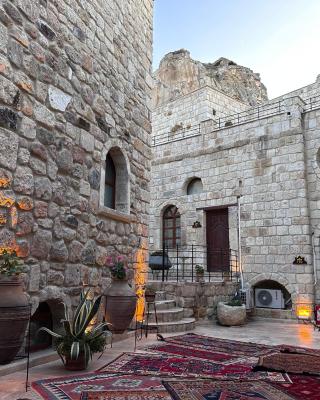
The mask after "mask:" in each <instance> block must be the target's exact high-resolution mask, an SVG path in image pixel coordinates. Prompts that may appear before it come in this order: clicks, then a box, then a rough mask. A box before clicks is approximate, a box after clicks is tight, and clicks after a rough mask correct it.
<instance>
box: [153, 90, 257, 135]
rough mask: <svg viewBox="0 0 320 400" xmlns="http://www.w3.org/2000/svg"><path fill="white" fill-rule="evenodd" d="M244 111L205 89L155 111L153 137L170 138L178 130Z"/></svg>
mask: <svg viewBox="0 0 320 400" xmlns="http://www.w3.org/2000/svg"><path fill="white" fill-rule="evenodd" d="M248 107H249V106H248V105H247V104H244V103H242V102H240V101H238V100H235V99H233V98H231V97H230V96H228V95H226V94H224V93H222V92H220V91H218V90H216V89H213V88H211V87H209V86H205V87H203V88H201V89H198V90H195V91H194V92H191V93H190V94H187V95H184V96H182V97H180V98H179V99H176V100H173V101H170V102H168V103H166V104H164V105H162V106H159V107H157V108H155V109H154V110H153V113H152V130H153V135H159V134H167V133H168V134H169V137H170V138H173V137H174V136H175V134H177V133H179V129H178V127H179V126H180V127H181V128H184V129H186V130H188V129H189V128H191V127H193V126H195V125H199V124H200V122H202V121H206V120H209V119H211V120H215V119H217V118H219V117H224V116H225V115H228V114H235V113H238V112H241V111H244V110H246V109H248Z"/></svg>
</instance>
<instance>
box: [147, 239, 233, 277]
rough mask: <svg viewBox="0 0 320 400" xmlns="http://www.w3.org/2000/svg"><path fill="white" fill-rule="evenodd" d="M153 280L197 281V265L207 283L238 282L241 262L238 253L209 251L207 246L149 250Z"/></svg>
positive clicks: (150, 270) (149, 275)
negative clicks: (200, 268)
mask: <svg viewBox="0 0 320 400" xmlns="http://www.w3.org/2000/svg"><path fill="white" fill-rule="evenodd" d="M148 264H149V271H148V278H149V279H150V280H160V281H176V282H179V281H189V282H194V281H196V280H197V279H198V275H197V265H200V266H202V267H203V268H204V274H203V277H202V278H201V279H202V280H204V281H205V282H214V281H215V282H217V281H218V282H219V281H220V282H221V281H225V280H231V281H236V282H239V279H240V274H239V260H238V252H237V251H236V250H232V249H229V250H224V249H217V250H209V249H207V247H206V246H199V245H189V246H175V247H174V248H168V247H166V246H164V247H163V248H162V249H159V250H150V254H149V262H148Z"/></svg>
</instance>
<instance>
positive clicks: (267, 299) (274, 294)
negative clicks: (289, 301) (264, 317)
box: [255, 289, 284, 308]
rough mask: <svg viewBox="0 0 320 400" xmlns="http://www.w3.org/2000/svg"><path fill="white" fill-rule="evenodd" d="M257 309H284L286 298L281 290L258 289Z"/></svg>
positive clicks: (256, 294) (256, 297) (256, 292)
mask: <svg viewBox="0 0 320 400" xmlns="http://www.w3.org/2000/svg"><path fill="white" fill-rule="evenodd" d="M255 305H256V307H264V308H284V298H283V294H282V291H281V290H279V289H256V290H255Z"/></svg>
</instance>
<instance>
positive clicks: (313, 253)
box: [311, 232, 318, 286]
mask: <svg viewBox="0 0 320 400" xmlns="http://www.w3.org/2000/svg"><path fill="white" fill-rule="evenodd" d="M314 241H315V235H314V232H312V235H311V243H312V255H313V277H314V286H316V285H317V283H318V279H317V257H316V248H315V247H316V246H315V242H314Z"/></svg>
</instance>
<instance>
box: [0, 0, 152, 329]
mask: <svg viewBox="0 0 320 400" xmlns="http://www.w3.org/2000/svg"><path fill="white" fill-rule="evenodd" d="M152 8H153V2H152V1H151V0H94V1H79V0H71V1H70V0H69V1H64V0H55V1H49V0H48V1H47V0H12V1H9V0H8V1H7V0H3V1H1V5H0V149H1V153H0V185H1V191H0V246H1V249H3V248H9V249H15V250H16V251H17V253H18V255H20V256H21V257H23V258H24V261H25V265H26V268H27V272H28V273H27V282H26V285H27V292H28V294H29V295H30V301H31V302H32V304H33V311H32V312H33V313H34V312H35V310H36V309H37V307H38V305H39V304H40V303H41V304H42V307H44V309H46V310H47V311H48V313H50V314H52V316H51V317H52V318H54V323H55V321H56V320H58V319H59V310H61V307H62V306H61V301H63V302H65V303H66V304H67V305H72V304H75V301H76V299H77V298H78V294H79V291H80V289H81V287H82V285H83V284H86V285H89V286H92V287H95V290H96V292H97V293H99V292H101V291H102V290H103V289H104V288H105V287H106V286H107V284H108V282H109V275H108V274H109V272H108V269H107V268H106V267H105V261H106V257H107V255H108V254H115V253H116V254H122V255H124V256H126V257H127V259H128V262H129V265H130V266H131V267H133V266H137V260H138V261H139V262H138V267H143V265H144V260H145V258H146V256H145V254H146V252H147V247H148V244H147V236H148V229H147V222H146V221H147V218H148V206H149V174H150V172H149V171H150V132H151V125H150V98H151V84H152V80H151V75H150V73H151V57H152ZM44 303H45V304H44Z"/></svg>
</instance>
